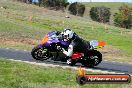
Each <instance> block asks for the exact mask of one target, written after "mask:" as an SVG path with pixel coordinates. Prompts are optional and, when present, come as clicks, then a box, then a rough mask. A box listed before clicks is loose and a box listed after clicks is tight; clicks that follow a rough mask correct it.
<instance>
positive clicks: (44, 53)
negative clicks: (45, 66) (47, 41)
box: [31, 46, 49, 61]
mask: <svg viewBox="0 0 132 88" xmlns="http://www.w3.org/2000/svg"><path fill="white" fill-rule="evenodd" d="M31 55H32V57H33V58H34V59H36V60H42V61H43V60H47V59H48V58H49V53H48V50H47V49H46V48H45V47H43V48H38V46H36V47H34V48H33V49H32V51H31Z"/></svg>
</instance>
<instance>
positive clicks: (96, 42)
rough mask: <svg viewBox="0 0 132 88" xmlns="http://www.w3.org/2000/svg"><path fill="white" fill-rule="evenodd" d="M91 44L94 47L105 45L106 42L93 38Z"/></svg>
mask: <svg viewBox="0 0 132 88" xmlns="http://www.w3.org/2000/svg"><path fill="white" fill-rule="evenodd" d="M90 45H91V46H92V47H93V48H96V49H97V48H101V47H103V46H104V45H105V43H104V42H103V41H97V40H92V41H90Z"/></svg>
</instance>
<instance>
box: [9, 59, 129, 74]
mask: <svg viewBox="0 0 132 88" xmlns="http://www.w3.org/2000/svg"><path fill="white" fill-rule="evenodd" d="M9 60H11V61H17V62H24V63H28V64H34V65H40V66H47V67H61V68H63V69H69V68H70V69H74V70H78V68H79V67H71V66H62V65H54V64H46V63H36V62H30V61H21V60H14V59H9ZM85 70H86V71H90V72H96V73H105V74H125V73H116V72H111V71H102V70H95V69H90V68H86V69H85ZM130 75H131V76H132V74H130Z"/></svg>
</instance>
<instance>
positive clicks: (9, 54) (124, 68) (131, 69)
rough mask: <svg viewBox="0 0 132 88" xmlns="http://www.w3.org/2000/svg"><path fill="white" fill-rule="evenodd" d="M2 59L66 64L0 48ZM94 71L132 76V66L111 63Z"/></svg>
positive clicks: (105, 63)
mask: <svg viewBox="0 0 132 88" xmlns="http://www.w3.org/2000/svg"><path fill="white" fill-rule="evenodd" d="M0 57H3V58H5V59H14V60H21V61H29V62H36V63H46V64H59V65H63V66H65V65H66V63H65V62H63V63H62V62H53V61H51V60H47V61H36V60H34V59H33V58H32V56H31V54H30V52H28V51H21V50H13V49H4V48H0ZM92 69H93V70H102V71H109V72H117V73H126V74H132V64H124V63H117V62H110V61H102V62H101V63H100V64H99V65H98V66H96V67H94V68H92Z"/></svg>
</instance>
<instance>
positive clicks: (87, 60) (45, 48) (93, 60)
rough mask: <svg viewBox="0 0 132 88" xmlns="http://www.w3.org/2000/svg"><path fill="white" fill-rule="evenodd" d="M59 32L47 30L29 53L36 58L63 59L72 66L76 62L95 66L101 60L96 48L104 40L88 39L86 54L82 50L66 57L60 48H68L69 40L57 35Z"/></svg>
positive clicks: (102, 43) (99, 46) (101, 45)
mask: <svg viewBox="0 0 132 88" xmlns="http://www.w3.org/2000/svg"><path fill="white" fill-rule="evenodd" d="M59 34H60V33H59V32H56V31H51V32H48V33H47V34H46V35H45V36H44V38H43V39H42V41H41V42H40V44H39V45H37V46H36V47H34V48H33V49H32V51H31V55H32V57H33V58H34V59H36V60H41V61H43V60H47V59H49V58H52V60H57V61H64V62H66V63H67V64H68V65H70V66H73V65H75V64H76V63H78V62H79V63H82V65H84V66H87V67H94V66H97V65H98V64H99V63H101V61H102V54H101V53H100V52H99V51H97V50H96V49H98V48H101V47H103V46H104V42H101V41H99V42H98V41H97V40H92V41H90V46H91V48H90V49H89V50H88V52H87V54H84V53H82V52H73V54H72V57H67V56H65V55H64V54H63V52H62V48H64V49H65V50H67V49H68V47H69V44H70V42H69V41H63V38H61V37H59Z"/></svg>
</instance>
